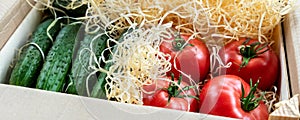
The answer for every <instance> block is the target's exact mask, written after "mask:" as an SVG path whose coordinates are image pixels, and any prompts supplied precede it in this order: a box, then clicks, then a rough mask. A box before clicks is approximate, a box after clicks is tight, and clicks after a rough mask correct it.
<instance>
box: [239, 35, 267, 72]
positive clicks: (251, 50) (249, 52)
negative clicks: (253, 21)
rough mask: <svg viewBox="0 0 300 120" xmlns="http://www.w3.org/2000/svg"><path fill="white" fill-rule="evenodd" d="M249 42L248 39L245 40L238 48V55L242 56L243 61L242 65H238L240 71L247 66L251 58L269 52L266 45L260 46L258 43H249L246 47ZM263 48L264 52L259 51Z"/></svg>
mask: <svg viewBox="0 0 300 120" xmlns="http://www.w3.org/2000/svg"><path fill="white" fill-rule="evenodd" d="M249 41H250V39H249V38H247V39H246V40H245V41H244V42H243V44H242V45H241V46H239V50H240V54H241V55H242V56H243V60H242V64H241V65H240V69H241V68H243V67H245V66H247V65H248V63H249V61H250V60H251V59H252V58H255V57H257V56H258V55H260V54H263V53H265V52H267V51H268V50H269V48H268V47H267V46H268V43H264V44H261V43H260V42H254V43H251V44H250V45H246V44H247V43H249ZM264 48H267V49H266V50H264V51H261V50H263V49H264Z"/></svg>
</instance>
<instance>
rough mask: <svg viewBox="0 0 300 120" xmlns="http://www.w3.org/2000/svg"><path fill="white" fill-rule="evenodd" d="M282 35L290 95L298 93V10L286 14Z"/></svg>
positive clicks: (299, 49) (299, 18)
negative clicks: (283, 35)
mask: <svg viewBox="0 0 300 120" xmlns="http://www.w3.org/2000/svg"><path fill="white" fill-rule="evenodd" d="M283 25H284V34H285V41H284V42H285V44H286V53H287V61H288V69H289V76H290V83H291V91H292V94H293V95H295V94H299V93H300V88H299V85H300V70H299V69H300V9H296V10H295V11H294V12H292V13H290V14H288V15H287V16H286V19H285V21H284V24H283Z"/></svg>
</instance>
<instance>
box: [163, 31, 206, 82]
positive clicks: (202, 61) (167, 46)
mask: <svg viewBox="0 0 300 120" xmlns="http://www.w3.org/2000/svg"><path fill="white" fill-rule="evenodd" d="M180 37H181V38H182V39H183V40H185V41H187V40H188V39H189V37H190V35H183V34H181V35H180ZM174 39H175V37H174V38H172V39H170V40H165V41H163V42H162V44H161V45H160V51H161V52H163V53H165V54H169V55H171V61H170V62H171V63H172V69H171V71H170V72H168V73H167V74H168V75H170V74H171V73H173V74H174V75H175V77H176V78H178V77H179V75H180V72H179V71H178V70H181V71H182V72H184V73H185V74H187V75H190V76H191V78H192V79H193V80H194V82H195V83H199V81H203V80H204V79H205V78H206V77H207V74H208V72H209V69H210V68H209V67H210V54H209V50H208V48H207V46H206V45H205V43H204V42H202V41H201V40H199V39H197V38H194V39H191V40H189V41H188V45H186V46H185V47H184V48H183V49H181V50H178V51H177V50H174V46H173V45H172V41H174ZM176 54H178V56H177V57H176ZM175 57H176V58H175ZM174 59H175V62H174ZM174 65H176V67H177V69H178V70H176V69H175V67H174ZM182 80H183V81H184V82H186V83H191V82H190V80H189V79H188V78H187V77H186V76H184V75H183V78H182Z"/></svg>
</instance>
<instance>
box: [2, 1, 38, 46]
mask: <svg viewBox="0 0 300 120" xmlns="http://www.w3.org/2000/svg"><path fill="white" fill-rule="evenodd" d="M28 1H30V2H32V1H33V0H28ZM30 10H31V6H30V5H29V4H28V3H27V0H2V1H1V3H0V36H1V39H0V50H1V49H2V47H3V45H4V44H5V43H6V42H7V40H8V39H9V37H10V36H11V35H12V34H13V32H14V31H15V30H16V28H17V27H18V26H19V24H20V23H21V22H22V20H23V19H24V17H25V16H26V15H27V13H28V12H29V11H30Z"/></svg>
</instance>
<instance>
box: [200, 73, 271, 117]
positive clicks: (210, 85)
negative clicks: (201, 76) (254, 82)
mask: <svg viewBox="0 0 300 120" xmlns="http://www.w3.org/2000/svg"><path fill="white" fill-rule="evenodd" d="M241 84H243V87H244V90H245V95H244V97H246V96H247V95H248V93H249V92H250V86H249V84H248V83H246V82H245V81H244V80H243V79H242V78H240V77H238V76H235V75H221V76H218V77H215V78H212V79H211V80H209V81H208V82H207V83H206V84H205V85H204V87H203V89H202V91H201V93H200V103H199V106H200V110H199V111H200V113H205V114H212V115H219V116H225V117H231V118H239V119H244V120H267V119H268V117H269V113H268V110H267V106H266V105H265V104H264V103H263V102H262V101H260V102H259V103H258V104H259V105H258V107H256V108H255V109H254V110H251V111H249V112H247V111H244V110H243V109H242V106H241V97H242V89H241Z"/></svg>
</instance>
